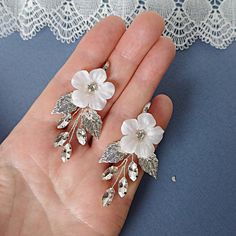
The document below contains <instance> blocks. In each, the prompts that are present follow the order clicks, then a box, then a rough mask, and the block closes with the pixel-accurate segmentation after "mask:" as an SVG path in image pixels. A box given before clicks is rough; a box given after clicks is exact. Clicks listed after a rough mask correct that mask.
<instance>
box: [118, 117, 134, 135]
mask: <svg viewBox="0 0 236 236" xmlns="http://www.w3.org/2000/svg"><path fill="white" fill-rule="evenodd" d="M137 130H138V121H137V120H136V119H129V120H125V121H124V122H123V124H122V126H121V133H122V134H123V135H129V134H135V133H136V131H137Z"/></svg>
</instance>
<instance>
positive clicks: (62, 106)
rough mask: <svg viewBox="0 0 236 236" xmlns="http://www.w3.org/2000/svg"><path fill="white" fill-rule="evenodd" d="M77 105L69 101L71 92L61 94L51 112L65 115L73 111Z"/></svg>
mask: <svg viewBox="0 0 236 236" xmlns="http://www.w3.org/2000/svg"><path fill="white" fill-rule="evenodd" d="M76 109H77V107H76V106H75V105H74V104H73V103H72V101H71V93H68V94H66V95H64V96H61V97H60V98H59V99H58V100H57V102H56V105H55V107H54V108H53V110H52V112H51V114H64V115H67V114H69V113H71V112H73V111H75V110H76Z"/></svg>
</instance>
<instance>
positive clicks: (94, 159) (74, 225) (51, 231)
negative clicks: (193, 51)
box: [0, 12, 175, 236]
mask: <svg viewBox="0 0 236 236" xmlns="http://www.w3.org/2000/svg"><path fill="white" fill-rule="evenodd" d="M163 28H164V22H163V19H162V18H161V17H160V16H159V15H158V14H157V13H154V12H145V13H142V14H140V15H139V16H138V17H137V18H136V19H135V21H134V22H133V23H132V25H131V26H130V27H129V29H128V30H126V29H125V25H124V22H123V21H122V20H121V19H120V18H119V17H116V16H110V17H107V18H106V19H104V20H102V21H101V22H100V23H98V24H97V25H96V26H95V27H94V28H93V29H92V30H91V31H90V32H89V33H87V34H86V35H85V36H84V37H83V39H82V40H81V42H80V43H79V44H78V46H77V48H76V49H75V51H74V52H73V54H72V55H71V56H70V58H69V59H68V60H67V62H66V63H65V65H64V66H63V67H62V68H61V69H60V71H59V72H58V73H57V74H56V75H55V77H54V78H53V79H52V80H51V82H50V83H49V84H48V86H47V87H46V88H45V90H44V91H43V92H42V94H41V95H40V96H39V98H38V99H37V100H36V101H35V103H34V104H33V105H32V107H31V108H30V110H29V111H28V112H27V114H26V115H25V116H24V118H23V119H22V120H21V121H20V122H19V124H18V125H17V126H16V127H15V128H14V130H13V131H12V132H11V134H10V135H9V136H8V137H7V138H6V140H5V141H4V142H3V143H2V145H1V146H0V206H1V207H0V235H4V236H15V235H24V236H28V235H29V236H31V235H34V236H37V235H40V236H42V235H44V236H51V235H57V236H58V235H59V236H60V235H63V236H69V235H86V236H90V235H93V236H94V235H105V236H112V235H118V234H119V232H120V231H121V229H122V226H123V224H124V222H125V219H126V217H127V214H128V211H129V208H130V205H131V202H132V199H133V197H134V194H135V191H136V189H137V187H138V185H139V182H140V180H141V178H142V171H141V170H139V172H140V173H141V174H140V175H139V178H138V180H137V181H136V182H134V183H130V185H129V191H128V193H127V195H126V196H125V198H123V199H121V198H119V197H118V196H117V195H116V197H115V198H114V199H113V204H112V205H111V206H109V207H107V208H104V207H102V205H101V197H102V195H103V193H104V192H105V190H106V189H107V188H108V187H109V186H110V183H107V182H105V181H102V180H101V174H102V172H103V171H104V170H105V169H106V167H107V166H106V165H103V164H98V160H99V158H100V156H101V155H102V153H103V151H104V149H105V147H106V146H107V145H108V144H109V143H111V142H113V141H116V140H118V139H120V138H121V132H120V127H121V124H122V122H123V121H124V120H125V119H130V118H136V117H137V115H138V114H139V113H140V112H141V111H142V108H143V106H144V105H145V104H146V103H147V102H148V101H149V100H150V99H151V97H152V95H153V92H154V91H155V89H156V87H157V86H158V84H159V82H160V80H161V78H162V76H163V74H164V73H165V71H166V70H167V68H168V67H169V65H170V63H171V61H172V59H173V58H174V56H175V47H174V45H173V43H172V42H171V40H170V39H168V38H165V37H162V36H161V33H162V31H163ZM107 60H109V62H110V68H109V70H108V75H109V79H108V81H111V82H112V83H114V85H115V87H116V92H115V95H114V97H113V98H112V99H110V100H109V101H108V103H107V105H106V107H105V109H104V110H103V111H101V112H99V113H100V114H101V116H102V117H103V121H104V123H103V129H102V134H101V137H100V139H99V140H94V139H93V140H91V142H90V144H89V145H86V146H79V145H78V144H76V140H74V141H73V142H72V147H73V155H72V157H71V159H70V161H69V162H67V163H66V164H64V163H62V162H61V160H60V158H59V157H60V151H61V150H58V149H55V148H54V147H53V140H54V139H55V137H56V136H57V134H58V133H59V132H58V130H56V128H55V126H56V121H57V120H58V118H59V116H57V115H54V116H52V115H50V112H51V110H52V108H53V106H54V104H55V102H56V100H57V99H58V98H59V97H60V96H61V95H63V94H65V93H66V92H69V91H71V90H72V89H73V88H72V86H71V84H70V80H71V77H72V76H73V74H74V73H75V72H76V71H78V70H81V69H86V70H91V69H94V68H98V67H101V66H102V65H103V64H104V63H105V62H106V61H107ZM172 109H173V106H172V102H171V100H170V99H169V98H168V97H167V96H166V95H159V96H157V97H155V98H154V99H153V101H152V106H151V108H150V112H151V113H152V114H153V116H154V117H155V119H156V120H157V123H158V124H159V125H160V126H161V127H162V128H164V129H165V128H166V127H167V124H168V122H169V120H170V118H171V114H172ZM111 130H112V132H111Z"/></svg>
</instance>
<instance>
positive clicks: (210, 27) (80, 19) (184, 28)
mask: <svg viewBox="0 0 236 236" xmlns="http://www.w3.org/2000/svg"><path fill="white" fill-rule="evenodd" d="M74 1H76V0H64V1H62V2H61V4H60V5H58V6H57V7H56V8H55V9H51V10H50V11H48V10H46V9H45V8H43V7H42V6H41V5H40V3H39V1H38V0H25V4H24V7H23V8H22V9H21V10H20V11H19V12H18V13H17V14H16V15H14V13H13V11H12V10H11V9H10V7H8V6H7V4H5V2H4V0H0V38H3V37H7V36H8V35H10V34H11V33H13V32H15V31H18V32H19V33H20V36H21V38H22V39H24V40H29V39H31V38H32V37H33V36H35V35H36V34H37V32H39V31H40V30H41V29H42V28H44V27H45V26H48V27H49V28H50V30H51V31H52V32H53V34H54V35H55V36H56V39H57V40H60V41H61V42H63V43H64V42H66V43H73V42H75V41H76V39H78V38H79V37H81V36H82V35H84V34H85V33H86V32H87V31H88V30H90V29H91V28H92V27H93V26H94V25H95V24H96V23H97V22H99V21H100V19H102V18H104V17H106V16H108V15H119V14H117V12H116V11H115V10H114V9H113V5H112V3H111V2H110V1H109V0H103V1H101V3H100V5H99V6H98V8H97V9H96V10H95V11H94V13H93V14H91V15H89V17H84V16H83V15H81V14H80V13H79V11H78V9H77V8H76V4H75V2H74ZM77 1H79V0H77ZM170 1H172V2H170ZM188 1H190V0H186V1H184V0H169V1H166V4H165V3H163V6H162V11H161V12H160V13H161V15H162V16H163V17H164V19H165V30H164V32H163V35H165V36H168V37H170V38H171V39H172V40H173V42H174V43H175V45H176V48H177V49H178V50H184V49H188V48H189V47H190V46H191V45H192V44H193V43H194V42H195V41H196V40H197V39H200V40H202V41H203V42H205V43H209V44H210V45H212V46H213V47H215V48H218V49H225V48H227V47H228V46H229V45H230V44H231V43H232V42H233V41H234V40H235V39H236V27H235V26H234V25H233V23H234V22H235V19H234V17H235V15H236V12H234V11H236V10H235V9H233V10H232V11H233V14H231V15H230V16H231V18H232V19H230V18H229V17H228V18H226V17H224V12H223V11H224V9H221V8H220V6H221V4H222V2H223V0H211V1H208V0H201V1H202V2H203V3H204V1H205V3H208V7H209V10H208V13H207V14H205V15H204V16H202V17H201V20H200V21H198V22H197V20H196V19H195V20H194V19H193V18H192V17H191V16H190V14H189V12H194V11H198V10H199V9H197V8H194V9H190V11H189V10H188V8H186V7H184V4H186V2H188ZM225 1H230V0H225ZM231 1H234V0H231ZM135 2H136V3H135V5H136V7H135V8H134V9H133V10H132V11H131V13H129V14H125V15H122V18H123V19H124V20H125V23H126V25H127V27H128V26H129V25H130V24H131V23H132V21H133V20H134V18H135V17H136V16H137V15H138V14H139V13H140V12H142V11H146V10H158V9H153V7H152V6H150V4H149V0H146V1H144V0H135ZM162 2H163V1H162ZM167 2H168V3H167ZM212 2H213V4H212ZM170 3H172V5H171V4H170ZM198 5H199V6H200V5H201V4H198ZM163 9H164V10H163Z"/></svg>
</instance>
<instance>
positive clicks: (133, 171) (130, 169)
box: [128, 161, 138, 182]
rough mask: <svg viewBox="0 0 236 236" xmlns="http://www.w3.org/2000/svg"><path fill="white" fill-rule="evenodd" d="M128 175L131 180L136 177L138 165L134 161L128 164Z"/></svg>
mask: <svg viewBox="0 0 236 236" xmlns="http://www.w3.org/2000/svg"><path fill="white" fill-rule="evenodd" d="M128 175H129V178H130V179H131V180H132V181H133V182H134V181H135V180H136V179H137V178H138V165H137V164H136V163H135V162H134V161H131V162H130V164H129V166H128Z"/></svg>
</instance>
